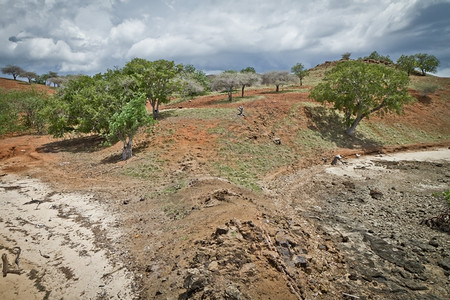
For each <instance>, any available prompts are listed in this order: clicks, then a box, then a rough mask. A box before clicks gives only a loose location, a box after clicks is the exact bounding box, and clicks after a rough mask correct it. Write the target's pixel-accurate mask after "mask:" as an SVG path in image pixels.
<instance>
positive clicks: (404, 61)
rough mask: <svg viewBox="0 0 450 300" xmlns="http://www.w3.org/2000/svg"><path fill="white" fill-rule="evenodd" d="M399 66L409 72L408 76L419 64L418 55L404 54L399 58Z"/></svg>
mask: <svg viewBox="0 0 450 300" xmlns="http://www.w3.org/2000/svg"><path fill="white" fill-rule="evenodd" d="M397 66H398V68H399V69H400V70H403V71H405V72H406V73H408V76H409V75H411V73H412V72H413V71H414V69H415V68H416V66H417V62H416V57H415V56H414V55H402V56H400V57H399V58H398V59H397Z"/></svg>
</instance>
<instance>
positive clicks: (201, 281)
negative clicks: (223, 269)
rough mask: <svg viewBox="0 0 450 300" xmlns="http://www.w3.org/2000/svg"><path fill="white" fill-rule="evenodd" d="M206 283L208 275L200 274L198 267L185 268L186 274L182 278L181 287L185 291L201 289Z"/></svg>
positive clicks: (190, 291) (191, 291)
mask: <svg viewBox="0 0 450 300" xmlns="http://www.w3.org/2000/svg"><path fill="white" fill-rule="evenodd" d="M207 284H208V276H206V275H204V274H202V273H201V272H200V270H199V269H197V268H193V269H188V270H187V276H186V277H185V278H184V283H183V287H184V288H185V289H186V290H187V293H194V292H197V291H200V290H202V289H203V288H204V287H205V286H206V285H207Z"/></svg>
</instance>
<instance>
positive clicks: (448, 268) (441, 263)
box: [437, 260, 450, 271]
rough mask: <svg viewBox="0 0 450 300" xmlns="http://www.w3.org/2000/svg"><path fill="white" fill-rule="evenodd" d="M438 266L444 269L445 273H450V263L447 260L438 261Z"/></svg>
mask: <svg viewBox="0 0 450 300" xmlns="http://www.w3.org/2000/svg"><path fill="white" fill-rule="evenodd" d="M437 264H438V266H439V267H441V268H442V269H444V270H445V271H450V261H448V260H446V261H444V260H442V261H438V263H437Z"/></svg>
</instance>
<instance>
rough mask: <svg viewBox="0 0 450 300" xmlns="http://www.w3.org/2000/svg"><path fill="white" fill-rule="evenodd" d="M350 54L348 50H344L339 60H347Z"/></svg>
mask: <svg viewBox="0 0 450 300" xmlns="http://www.w3.org/2000/svg"><path fill="white" fill-rule="evenodd" d="M351 55H352V54H351V53H350V52H345V53H344V54H342V56H341V60H349V59H350V56H351Z"/></svg>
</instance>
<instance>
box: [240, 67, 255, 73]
mask: <svg viewBox="0 0 450 300" xmlns="http://www.w3.org/2000/svg"><path fill="white" fill-rule="evenodd" d="M241 73H253V74H256V70H255V68H253V67H247V68H244V69H242V70H241Z"/></svg>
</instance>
